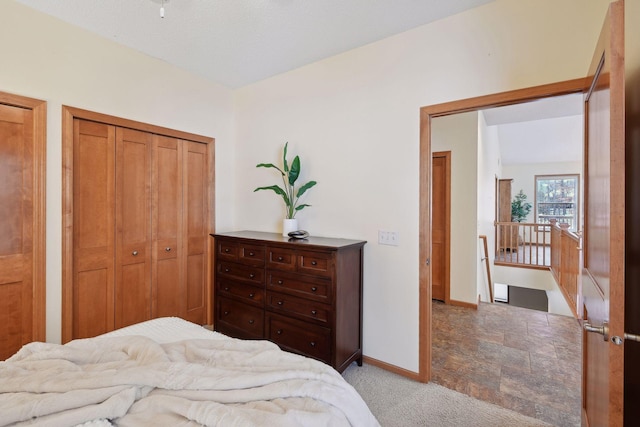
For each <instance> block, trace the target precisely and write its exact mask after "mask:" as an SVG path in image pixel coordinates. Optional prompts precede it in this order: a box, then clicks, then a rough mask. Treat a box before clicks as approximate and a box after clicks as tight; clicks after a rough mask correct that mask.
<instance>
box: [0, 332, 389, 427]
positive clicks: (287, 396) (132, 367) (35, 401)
mask: <svg viewBox="0 0 640 427" xmlns="http://www.w3.org/2000/svg"><path fill="white" fill-rule="evenodd" d="M92 420H109V421H110V422H111V423H112V424H113V425H118V426H147V425H148V426H199V425H207V426H255V425H265V426H284V427H286V426H296V427H298V426H310V427H312V426H343V425H345V426H348V425H352V426H378V425H379V424H378V422H377V421H376V419H375V418H374V416H373V415H372V414H371V412H370V411H369V409H368V407H367V406H366V404H365V403H364V401H363V400H362V398H361V397H360V396H359V395H358V393H357V392H356V391H355V390H354V389H353V387H351V386H350V385H349V384H348V383H347V382H346V381H344V379H343V378H342V377H341V376H340V374H338V373H337V372H336V371H335V370H333V369H332V368H330V367H329V366H327V365H325V364H323V363H321V362H318V361H315V360H312V359H308V358H304V357H301V356H297V355H294V354H291V353H287V352H284V351H281V350H280V349H279V348H278V347H277V346H276V345H275V344H272V343H270V342H268V341H242V340H235V339H224V340H205V339H191V340H185V341H179V342H173V343H166V344H158V343H157V342H155V341H153V340H151V339H149V338H145V337H142V336H122V337H117V336H116V337H97V338H91V339H85V340H76V341H72V342H70V343H68V344H66V345H57V344H46V343H31V344H28V345H26V346H24V347H23V348H22V349H21V350H20V351H19V352H18V353H16V354H15V355H14V356H12V357H11V358H10V359H8V360H7V361H6V362H0V426H5V425H12V424H13V423H18V424H17V425H22V424H23V423H24V425H38V424H41V425H46V426H65V427H67V426H73V425H76V424H80V423H84V422H88V421H92Z"/></svg>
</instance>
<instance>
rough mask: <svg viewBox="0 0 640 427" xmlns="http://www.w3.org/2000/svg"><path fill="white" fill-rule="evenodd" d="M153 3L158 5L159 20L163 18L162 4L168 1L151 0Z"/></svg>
mask: <svg viewBox="0 0 640 427" xmlns="http://www.w3.org/2000/svg"><path fill="white" fill-rule="evenodd" d="M151 1H152V2H154V3H158V4H159V5H160V18H164V4H165V3H169V0H151Z"/></svg>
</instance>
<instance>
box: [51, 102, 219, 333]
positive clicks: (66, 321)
mask: <svg viewBox="0 0 640 427" xmlns="http://www.w3.org/2000/svg"><path fill="white" fill-rule="evenodd" d="M74 119H82V120H90V121H94V122H100V123H106V124H109V125H114V126H119V127H123V128H129V129H135V130H139V131H143V132H148V133H154V134H159V135H164V136H169V137H172V138H178V139H183V140H188V141H194V142H199V143H202V144H209V148H208V153H209V158H208V159H207V162H208V165H207V167H208V169H209V171H208V179H209V197H208V198H209V200H208V211H209V218H208V224H207V226H208V228H209V232H210V233H215V139H214V138H211V137H208V136H202V135H197V134H193V133H188V132H183V131H179V130H175V129H169V128H165V127H161V126H156V125H152V124H149V123H143V122H137V121H134V120H129V119H124V118H121V117H116V116H110V115H107V114H102V113H96V112H93V111H88V110H82V109H80V108H75V107H69V106H66V105H63V106H62V342H63V343H66V342H68V341H70V340H71V339H72V337H73V121H74ZM212 250H213V241H212V239H211V238H210V239H209V242H208V251H209V254H211V253H213V252H212ZM210 258H211V257H209V259H208V260H207V262H209V265H208V266H207V277H206V280H207V287H206V288H207V289H206V292H205V298H206V311H207V323H208V324H211V323H213V304H212V298H213V295H212V289H211V286H212V285H211V284H212V283H213V281H212V268H211V261H210Z"/></svg>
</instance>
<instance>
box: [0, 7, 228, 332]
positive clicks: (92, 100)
mask: <svg viewBox="0 0 640 427" xmlns="http://www.w3.org/2000/svg"><path fill="white" fill-rule="evenodd" d="M0 52H2V66H0V90H1V91H3V92H8V93H14V94H17V95H22V96H28V97H32V98H37V99H42V100H45V101H47V165H46V166H47V182H46V185H47V200H46V203H47V216H46V227H47V232H46V238H47V245H46V257H47V266H46V279H47V313H46V315H47V341H51V342H59V341H60V339H61V280H62V258H61V250H62V238H61V236H62V230H61V226H62V215H61V214H62V151H61V150H62V142H61V131H62V129H61V126H62V125H61V123H62V115H61V107H62V105H69V106H73V107H78V108H83V109H86V110H92V111H96V112H99V113H104V114H110V115H114V116H118V117H125V118H127V119H132V120H138V121H141V122H146V123H152V124H155V125H160V126H164V127H168V128H173V129H178V130H181V131H186V132H191V133H196V134H201V135H206V136H210V137H214V138H216V144H215V150H216V189H217V191H216V205H217V206H218V207H220V208H219V209H217V212H216V221H217V223H218V224H219V225H220V226H221V227H224V228H229V227H232V226H233V212H234V211H233V207H234V204H233V195H234V193H233V189H234V185H233V170H234V168H233V163H234V159H235V153H234V146H233V143H232V142H233V141H232V140H233V126H232V122H233V119H234V118H233V103H232V93H231V91H230V90H228V89H225V88H224V87H221V86H219V85H216V84H212V83H210V82H207V81H205V80H203V79H200V78H197V77H194V76H193V75H190V74H189V73H187V72H185V71H182V70H180V69H178V68H176V67H173V66H170V65H168V64H167V63H165V62H162V61H159V60H156V59H153V58H150V57H148V56H145V55H142V54H140V53H138V52H136V51H133V50H131V49H128V48H124V47H122V46H120V45H117V44H115V43H114V42H111V41H109V40H105V39H102V38H99V37H97V36H94V35H92V34H90V33H88V32H86V31H83V30H81V29H78V28H76V27H72V26H69V25H67V24H64V23H63V22H62V21H59V20H57V19H55V18H52V17H50V16H47V15H44V14H41V13H39V12H35V11H33V10H32V9H29V8H27V7H26V6H22V5H20V4H18V3H15V2H13V1H8V0H4V1H2V4H1V5H0Z"/></svg>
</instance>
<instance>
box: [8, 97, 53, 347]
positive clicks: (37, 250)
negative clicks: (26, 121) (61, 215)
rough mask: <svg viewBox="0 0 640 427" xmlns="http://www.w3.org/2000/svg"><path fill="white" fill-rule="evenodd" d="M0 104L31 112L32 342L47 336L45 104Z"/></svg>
mask: <svg viewBox="0 0 640 427" xmlns="http://www.w3.org/2000/svg"><path fill="white" fill-rule="evenodd" d="M0 104H6V105H12V106H15V107H20V108H26V109H29V110H31V111H32V112H33V129H32V131H33V144H34V153H33V173H34V177H33V178H34V182H33V217H34V221H33V271H32V273H33V282H32V283H33V285H32V292H33V306H32V309H33V325H32V329H31V332H32V338H33V340H34V341H46V335H47V274H46V267H47V260H46V250H47V245H46V222H47V221H46V201H47V191H46V180H47V102H46V101H42V100H40V99H35V98H28V97H25V96H20V95H14V94H10V93H5V92H0Z"/></svg>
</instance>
